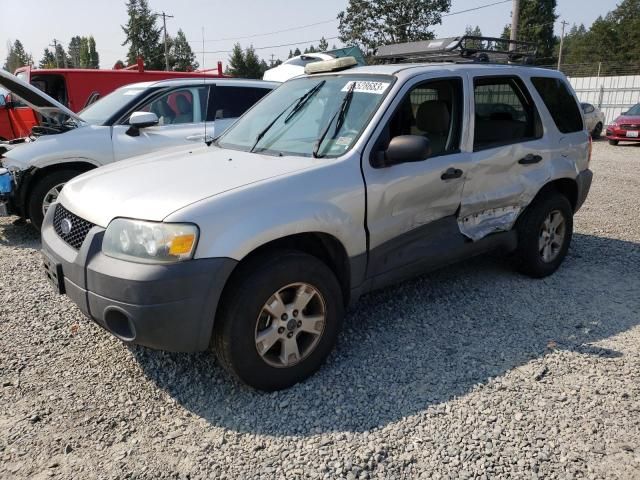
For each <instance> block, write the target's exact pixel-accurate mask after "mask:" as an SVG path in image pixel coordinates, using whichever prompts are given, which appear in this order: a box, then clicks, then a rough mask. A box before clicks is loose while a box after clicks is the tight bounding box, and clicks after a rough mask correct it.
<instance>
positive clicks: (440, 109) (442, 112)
mask: <svg viewBox="0 0 640 480" xmlns="http://www.w3.org/2000/svg"><path fill="white" fill-rule="evenodd" d="M450 126H451V114H450V112H449V105H447V103H446V102H443V101H442V100H427V101H426V102H423V103H421V104H420V106H419V107H418V111H417V112H416V127H417V128H418V130H420V132H423V133H422V134H423V135H424V136H426V137H427V138H428V139H429V141H430V143H431V155H432V156H433V155H440V154H441V153H443V152H444V151H445V149H446V146H447V139H448V137H449V128H450Z"/></svg>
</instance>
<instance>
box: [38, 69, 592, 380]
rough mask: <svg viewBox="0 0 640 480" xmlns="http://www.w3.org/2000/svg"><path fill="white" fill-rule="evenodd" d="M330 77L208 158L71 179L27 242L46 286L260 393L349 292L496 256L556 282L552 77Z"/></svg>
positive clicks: (580, 188) (309, 346)
mask: <svg viewBox="0 0 640 480" xmlns="http://www.w3.org/2000/svg"><path fill="white" fill-rule="evenodd" d="M345 63H346V61H345V59H338V60H332V61H327V62H318V63H315V64H312V65H313V68H308V70H309V71H315V72H317V73H314V74H310V75H306V76H303V77H300V78H297V79H293V80H290V81H288V82H286V83H284V84H283V85H282V86H280V87H279V88H277V89H276V90H274V91H273V92H272V93H271V94H269V95H268V96H267V97H265V98H264V99H263V100H262V101H260V102H259V103H258V104H257V105H255V106H254V107H253V108H252V109H251V110H249V111H248V112H247V113H246V114H245V115H244V116H243V117H241V119H240V120H238V122H237V123H235V124H234V125H233V126H232V127H231V128H230V129H229V130H228V131H227V132H226V133H225V134H223V135H222V136H221V137H220V138H218V139H217V140H216V141H215V142H214V143H213V144H212V145H210V146H208V147H207V146H202V147H200V148H197V149H193V150H192V151H189V152H188V153H179V154H176V153H175V152H173V153H171V152H168V153H166V154H155V155H153V156H147V157H143V158H139V159H132V160H127V161H124V162H118V163H117V164H113V165H110V166H107V167H103V168H100V169H97V170H95V171H92V172H89V173H86V174H84V175H82V176H80V177H78V178H75V179H74V180H72V181H70V182H69V183H68V184H67V185H66V186H65V188H64V189H63V191H62V193H61V195H60V197H59V199H58V203H57V205H56V206H55V208H51V209H49V211H48V212H47V215H46V218H45V220H44V225H43V229H42V238H43V242H42V252H43V255H44V263H45V268H46V272H47V275H48V276H49V278H50V279H51V281H52V282H53V284H54V286H55V288H56V289H57V290H58V291H59V292H60V293H65V294H66V295H68V296H69V297H70V298H71V299H72V300H73V301H74V302H75V303H76V304H77V305H78V306H79V307H80V309H81V310H82V311H83V312H84V313H85V314H86V315H87V316H89V317H91V318H92V319H93V320H94V321H96V322H97V323H98V324H100V325H101V326H102V327H104V328H105V329H107V330H108V331H109V332H111V333H112V334H113V335H115V336H117V337H118V338H120V339H121V340H123V341H125V342H132V343H137V344H141V345H146V346H149V347H153V348H158V349H165V350H172V351H198V350H206V349H209V348H212V349H213V350H214V351H215V353H216V355H217V357H218V358H219V360H220V363H221V364H222V365H224V366H225V367H226V368H227V369H228V370H229V371H230V372H231V373H232V374H234V375H235V376H236V377H237V378H239V379H240V380H241V381H242V382H245V383H247V384H249V385H251V386H253V387H255V388H258V389H263V390H275V389H280V388H285V387H288V386H290V385H293V384H295V383H296V382H299V381H301V380H303V379H304V378H306V377H308V376H309V375H311V374H312V373H313V372H315V371H316V370H317V369H318V368H319V367H320V365H321V364H322V362H323V361H324V360H325V358H326V357H327V355H328V354H329V352H330V351H331V349H332V348H333V346H334V344H335V342H336V338H337V335H338V332H339V330H340V326H341V323H342V319H343V317H344V314H345V309H346V308H347V306H348V305H350V304H353V303H354V302H355V301H356V300H357V299H358V297H360V296H361V295H362V294H364V293H366V292H369V291H371V290H374V289H377V288H380V287H383V286H385V285H388V284H391V283H393V282H398V281H401V280H403V279H406V278H408V277H411V276H414V275H417V274H420V273H423V272H426V271H428V270H433V269H435V268H438V267H442V266H444V265H447V264H450V263H452V262H455V261H458V260H461V259H464V258H467V257H470V256H473V255H478V254H481V253H485V252H488V251H490V250H495V249H502V250H505V251H509V252H512V253H513V259H514V262H515V263H516V265H517V266H518V268H519V269H520V271H522V272H523V273H525V274H527V275H530V276H532V277H544V276H546V275H549V274H551V273H552V272H554V271H555V270H556V269H557V268H558V267H559V266H560V264H561V263H562V261H563V259H564V257H565V255H566V253H567V249H568V248H569V244H570V242H571V235H572V230H573V215H574V214H575V212H576V211H577V210H578V209H579V208H580V206H581V205H582V203H583V202H584V200H585V198H586V196H587V193H588V190H589V187H590V184H591V178H592V174H591V171H590V170H589V168H588V167H589V160H590V140H589V134H588V133H587V131H586V130H585V127H584V122H583V117H582V113H581V110H580V107H579V103H578V101H577V99H576V97H575V95H574V93H573V91H572V90H571V88H570V86H569V85H568V83H567V81H566V79H565V77H564V76H563V75H562V74H561V73H559V72H556V71H550V70H545V69H538V68H532V67H524V66H510V65H492V64H475V63H474V64H468V63H467V64H452V63H432V64H392V65H379V66H369V67H358V68H352V69H346V70H345V69H344V68H345ZM336 70H337V71H336Z"/></svg>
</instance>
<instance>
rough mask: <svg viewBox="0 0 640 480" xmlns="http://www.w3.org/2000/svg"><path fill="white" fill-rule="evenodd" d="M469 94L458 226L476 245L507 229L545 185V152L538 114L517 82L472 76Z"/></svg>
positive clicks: (514, 78) (504, 77)
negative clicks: (468, 149) (467, 158)
mask: <svg viewBox="0 0 640 480" xmlns="http://www.w3.org/2000/svg"><path fill="white" fill-rule="evenodd" d="M473 92H474V101H473V108H474V112H473V122H474V123H473V125H474V126H473V134H474V135H473V152H474V153H473V161H472V163H471V164H470V165H469V166H468V171H467V176H466V180H465V184H464V190H463V194H462V203H461V205H460V212H459V217H458V224H459V227H460V231H461V232H462V233H463V234H464V235H466V236H467V237H468V238H471V239H472V240H474V241H476V240H479V239H481V238H483V237H486V236H487V235H489V234H490V233H493V232H499V231H507V230H510V229H511V228H512V227H513V225H514V223H515V221H516V219H517V218H518V215H519V214H520V212H521V211H522V209H523V208H524V207H526V206H527V205H528V203H529V202H530V201H531V198H533V195H535V193H536V192H537V190H538V188H539V187H540V186H542V185H544V183H545V181H546V176H547V175H548V174H547V173H546V172H545V165H546V164H547V163H548V160H549V155H550V152H549V150H548V142H546V141H545V140H544V139H543V126H542V122H541V120H540V116H539V113H538V111H537V109H536V106H535V103H534V101H533V100H532V98H531V95H530V93H529V91H528V90H527V87H526V85H525V83H524V82H523V81H522V79H521V78H519V77H518V76H516V75H477V76H475V78H474V79H473Z"/></svg>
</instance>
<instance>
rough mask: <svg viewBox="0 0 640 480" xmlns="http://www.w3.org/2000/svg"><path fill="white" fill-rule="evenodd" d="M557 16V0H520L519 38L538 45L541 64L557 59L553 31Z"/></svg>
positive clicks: (538, 56)
mask: <svg viewBox="0 0 640 480" xmlns="http://www.w3.org/2000/svg"><path fill="white" fill-rule="evenodd" d="M557 18H558V16H557V15H556V0H521V1H520V14H519V25H520V27H519V29H518V40H521V41H525V42H532V43H534V44H535V45H536V47H537V48H538V54H537V58H538V60H537V62H538V63H539V64H549V63H553V62H554V61H555V57H554V47H555V44H556V37H555V35H554V33H553V25H554V23H555V21H556V19H557ZM509 32H511V29H509Z"/></svg>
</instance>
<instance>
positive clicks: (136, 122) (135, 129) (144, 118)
mask: <svg viewBox="0 0 640 480" xmlns="http://www.w3.org/2000/svg"><path fill="white" fill-rule="evenodd" d="M159 121H160V120H159V119H158V116H157V115H156V114H155V113H153V112H133V113H132V114H131V116H130V117H129V125H130V127H129V129H128V130H127V132H126V133H127V135H129V136H131V137H137V136H139V135H140V129H141V128H147V127H153V126H154V125H157V124H158V122H159Z"/></svg>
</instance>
